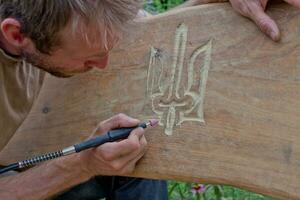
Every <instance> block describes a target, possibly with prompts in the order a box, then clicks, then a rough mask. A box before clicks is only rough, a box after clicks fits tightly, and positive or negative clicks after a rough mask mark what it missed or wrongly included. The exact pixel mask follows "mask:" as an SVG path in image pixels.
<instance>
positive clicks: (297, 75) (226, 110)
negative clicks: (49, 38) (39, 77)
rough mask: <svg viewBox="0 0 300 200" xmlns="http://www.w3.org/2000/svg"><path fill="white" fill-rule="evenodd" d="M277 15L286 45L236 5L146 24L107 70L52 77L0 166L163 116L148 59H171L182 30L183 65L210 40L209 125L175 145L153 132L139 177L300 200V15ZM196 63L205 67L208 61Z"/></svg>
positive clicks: (175, 137)
mask: <svg viewBox="0 0 300 200" xmlns="http://www.w3.org/2000/svg"><path fill="white" fill-rule="evenodd" d="M269 14H270V15H271V16H272V17H273V18H274V19H275V20H276V21H277V22H278V24H279V26H280V28H281V31H282V40H281V41H280V42H279V43H274V42H272V41H271V40H270V39H268V38H267V37H266V36H264V35H263V34H262V33H261V32H260V31H259V30H258V29H257V27H256V26H255V25H254V24H253V23H252V22H250V21H249V20H247V19H245V18H243V17H241V16H239V15H238V14H236V13H234V11H233V10H232V8H231V7H230V6H229V5H228V4H214V5H206V6H200V7H194V8H189V9H185V10H178V11H174V12H172V13H169V14H165V15H159V16H154V17H151V18H148V19H143V20H140V21H138V22H137V23H136V24H135V25H134V27H133V28H132V32H131V34H129V35H127V36H126V37H125V39H124V41H123V43H122V44H120V46H118V47H117V48H116V49H115V50H114V51H113V52H112V55H111V59H110V60H111V61H110V65H109V68H108V69H106V70H103V71H92V72H89V73H87V74H82V75H79V76H76V77H73V78H70V79H57V78H54V77H51V76H47V77H46V79H45V82H44V85H43V88H42V91H41V93H40V95H39V98H38V101H37V102H36V104H35V105H34V107H33V109H32V111H31V113H30V115H29V116H28V117H27V119H26V120H25V122H24V123H23V125H22V126H21V127H20V128H19V130H18V132H17V134H16V135H15V136H14V138H13V139H12V140H11V141H10V143H9V144H8V145H7V146H6V148H5V149H4V150H3V151H2V152H1V154H0V160H1V161H2V163H10V162H13V161H17V160H20V159H24V158H28V157H30V156H32V155H36V154H39V153H44V152H48V151H52V150H57V149H59V148H62V147H66V146H68V145H71V144H73V143H75V142H79V141H81V140H84V139H85V138H86V137H87V136H88V135H89V132H91V130H92V129H94V127H95V125H96V124H97V123H98V122H99V121H101V120H104V119H106V118H108V117H110V116H112V115H114V114H116V113H119V112H122V113H126V114H128V115H130V116H133V117H136V118H139V119H142V120H144V119H148V118H152V117H153V116H155V115H154V113H153V110H152V108H151V99H149V98H148V95H147V91H146V88H147V73H148V66H149V57H150V50H151V48H152V47H155V48H158V49H160V50H161V53H162V55H163V56H165V57H167V58H168V57H169V58H173V57H172V53H173V51H174V49H173V48H174V37H175V31H176V29H177V27H178V25H180V24H183V23H184V24H185V25H186V26H187V27H188V28H189V30H188V36H187V37H188V41H187V48H186V52H185V60H184V63H185V64H184V66H187V62H188V59H189V58H190V56H191V54H192V53H193V51H194V50H195V49H196V48H198V47H199V46H201V45H202V44H203V43H205V42H207V41H209V40H212V54H211V62H210V69H209V74H208V78H207V85H206V92H205V99H204V107H203V108H204V120H205V123H199V122H190V121H186V122H183V123H182V124H181V126H175V127H174V130H173V133H172V135H171V136H167V135H166V134H165V133H164V127H161V126H159V127H157V128H155V129H152V130H149V131H148V132H147V139H148V141H149V150H148V152H147V154H146V155H145V157H144V158H143V159H142V160H141V161H140V163H139V165H138V167H137V170H136V171H135V173H134V174H132V176H137V177H146V178H159V179H162V178H163V179H174V180H182V181H191V182H196V181H197V182H203V183H219V184H227V185H233V186H237V187H241V188H246V189H249V190H251V191H255V192H258V193H262V194H267V195H271V196H273V197H277V198H279V199H300V59H299V53H300V46H299V44H300V11H299V10H297V9H295V8H292V7H290V6H288V5H286V4H280V5H273V6H271V8H270V9H269ZM197 62H198V64H199V65H201V62H202V61H201V56H200V58H199V60H198V61H197ZM187 78H188V76H187V75H186V74H184V75H183V76H182V79H183V80H185V81H187ZM180 109H184V108H180ZM180 109H179V110H180Z"/></svg>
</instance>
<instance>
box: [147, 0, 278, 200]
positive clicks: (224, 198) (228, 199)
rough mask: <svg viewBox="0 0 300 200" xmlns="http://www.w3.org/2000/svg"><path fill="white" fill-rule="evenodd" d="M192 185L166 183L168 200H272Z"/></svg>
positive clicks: (163, 0)
mask: <svg viewBox="0 0 300 200" xmlns="http://www.w3.org/2000/svg"><path fill="white" fill-rule="evenodd" d="M182 2H184V0H145V4H144V8H145V9H146V10H147V11H148V12H150V13H153V14H157V13H161V12H165V11H166V10H168V9H170V8H173V7H175V6H177V5H179V4H181V3H182ZM192 188H193V184H191V183H183V182H175V181H169V182H168V193H169V199H170V200H273V198H270V197H265V196H263V195H260V194H255V193H252V192H248V191H246V190H242V189H238V188H234V187H230V186H221V185H205V191H204V192H202V193H197V194H193V193H192V192H191V189H192Z"/></svg>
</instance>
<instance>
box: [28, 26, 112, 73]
mask: <svg viewBox="0 0 300 200" xmlns="http://www.w3.org/2000/svg"><path fill="white" fill-rule="evenodd" d="M92 31H93V30H88V31H87V33H88V34H87V35H89V33H90V34H91V35H92V34H93V33H92ZM100 41H101V39H100V38H99V39H95V41H93V44H92V45H89V44H88V42H87V41H86V40H85V39H83V37H80V36H77V37H76V36H75V34H72V33H71V28H70V26H69V25H68V26H67V27H66V28H65V29H64V30H63V31H62V33H61V42H62V43H61V45H60V46H59V47H58V48H57V49H56V50H54V51H53V52H51V54H50V55H47V54H43V53H40V52H39V51H37V50H36V49H34V50H31V51H30V52H28V51H27V52H26V51H24V52H23V57H24V58H25V60H26V61H27V62H29V63H32V64H33V65H35V66H37V67H39V68H41V69H43V70H45V71H47V72H49V73H51V74H53V75H55V76H59V77H70V76H73V75H75V74H78V73H83V72H87V71H89V70H91V69H92V68H99V69H103V68H105V67H106V66H107V64H108V52H109V50H110V49H111V48H112V47H113V46H114V43H115V42H112V41H108V44H107V48H104V47H102V46H103V45H102V44H101V42H100Z"/></svg>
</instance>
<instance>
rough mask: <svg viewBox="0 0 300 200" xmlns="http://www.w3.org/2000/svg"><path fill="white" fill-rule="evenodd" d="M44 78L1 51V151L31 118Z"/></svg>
mask: <svg viewBox="0 0 300 200" xmlns="http://www.w3.org/2000/svg"><path fill="white" fill-rule="evenodd" d="M44 74H45V73H44V72H43V71H41V70H40V69H38V68H36V67H34V66H32V65H31V64H29V63H26V62H25V61H23V60H21V59H16V58H13V57H11V56H8V55H7V54H6V53H5V52H4V51H3V50H2V49H0V151H1V150H2V149H3V148H4V146H5V145H6V144H7V143H8V141H9V140H10V139H11V138H12V136H13V135H14V133H15V132H16V130H17V129H18V127H20V125H21V124H22V122H23V121H24V119H25V118H26V116H27V115H28V113H29V111H30V109H31V107H32V105H33V102H34V100H35V99H36V97H37V95H38V93H39V90H40V88H41V86H42V82H43V78H44Z"/></svg>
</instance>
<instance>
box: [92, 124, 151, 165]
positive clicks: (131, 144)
mask: <svg viewBox="0 0 300 200" xmlns="http://www.w3.org/2000/svg"><path fill="white" fill-rule="evenodd" d="M143 133H144V130H143V129H142V128H137V129H134V130H133V131H132V132H131V134H130V135H129V137H128V139H125V140H121V141H119V142H112V143H106V144H103V145H101V146H100V147H98V151H99V153H100V154H101V156H102V157H103V159H104V160H106V161H112V160H116V159H118V158H120V157H126V156H128V155H130V154H132V155H134V154H135V155H137V154H138V153H139V152H141V151H144V150H145V147H146V145H147V143H146V142H144V140H142V139H144V136H143ZM130 159H131V158H130Z"/></svg>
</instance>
